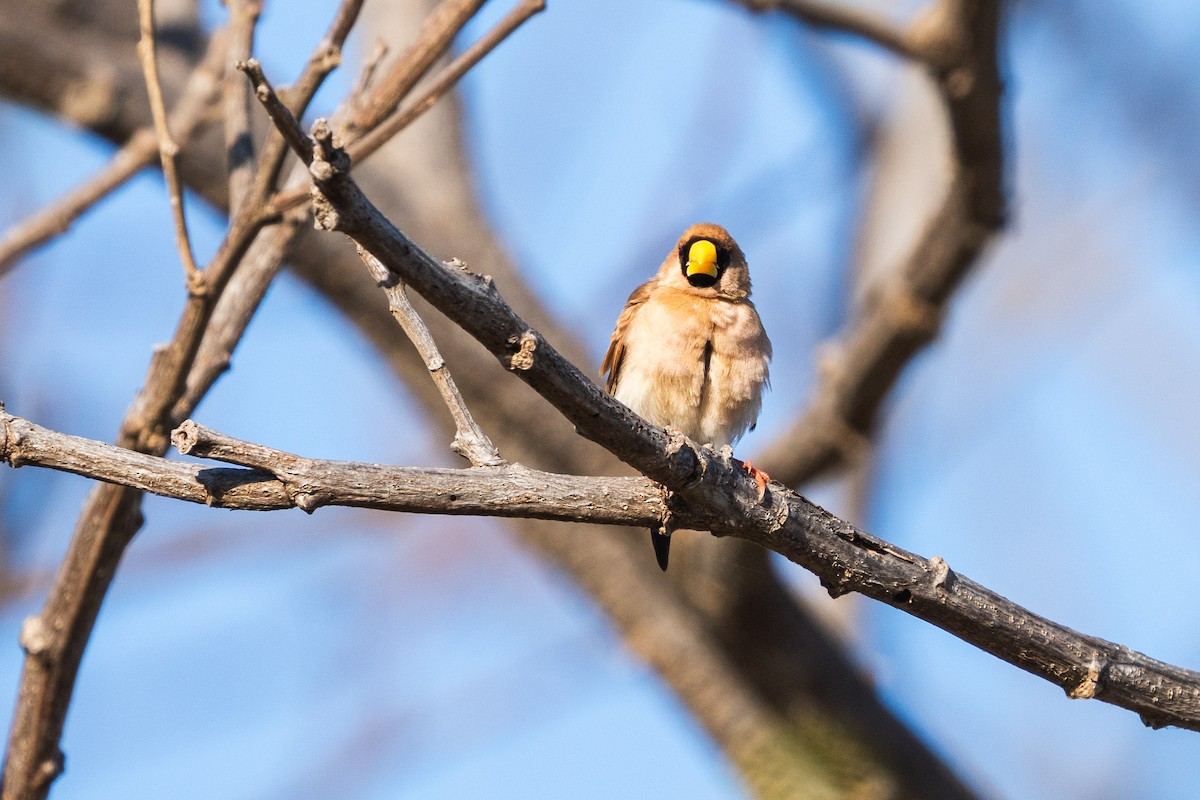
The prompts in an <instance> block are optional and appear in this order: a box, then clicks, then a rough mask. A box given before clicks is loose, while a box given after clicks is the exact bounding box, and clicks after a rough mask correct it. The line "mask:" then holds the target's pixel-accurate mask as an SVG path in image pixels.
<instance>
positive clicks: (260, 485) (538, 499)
mask: <svg viewBox="0 0 1200 800" xmlns="http://www.w3.org/2000/svg"><path fill="white" fill-rule="evenodd" d="M172 440H173V441H174V443H175V446H176V447H177V448H178V449H179V451H180V452H181V453H185V454H191V455H194V456H200V457H204V458H211V459H214V460H217V461H224V462H227V463H230V464H237V465H240V466H242V467H247V469H213V468H212V467H207V466H203V465H199V464H191V463H183V462H179V461H168V460H167V459H165V458H162V457H159V456H152V455H147V454H145V453H138V452H135V451H133V450H128V449H126V448H123V447H116V446H115V445H111V444H106V443H104V442H98V441H94V440H92V439H84V438H82V437H79V436H70V435H68V434H65V433H59V432H56V431H52V430H49V429H47V428H43V427H41V426H40V425H35V424H34V423H32V422H30V421H29V420H26V419H22V418H21V417H16V416H13V415H11V414H9V413H7V412H6V411H4V410H2V409H0V461H5V462H7V463H8V464H9V466H11V467H13V468H16V467H23V466H36V467H44V468H47V469H54V470H59V471H61V472H70V473H73V474H75V475H82V476H84V477H86V478H92V479H94V480H98V481H104V482H106V483H113V484H119V485H121V486H126V487H129V488H131V489H138V490H140V491H144V492H150V493H152V494H156V495H159V496H160V497H169V498H172V499H174V500H183V501H185V502H188V503H202V504H204V505H209V506H212V507H214V508H226V509H236V510H241V511H281V510H284V509H290V508H299V509H302V510H304V511H305V512H307V513H309V514H311V513H313V512H314V511H316V510H317V509H318V508H321V507H323V506H347V507H351V508H372V509H377V510H381V511H403V512H409V513H417V514H453V515H459V516H461V515H470V516H489V517H521V518H525V519H548V520H559V521H564V522H591V523H598V524H604V525H637V526H642V527H645V526H649V525H653V524H655V523H657V522H658V520H659V519H660V518H661V516H662V513H663V498H662V492H661V490H659V488H658V487H657V486H655V485H654V484H653V483H651V482H650V481H648V480H646V479H645V478H580V477H578V476H575V475H559V474H556V473H552V472H543V471H541V470H534V469H528V468H527V467H523V466H521V465H519V464H514V465H505V466H503V467H501V468H471V469H436V468H424V467H391V466H385V465H382V464H366V463H361V462H352V461H330V460H322V459H311V458H303V457H301V456H296V455H293V454H291V453H285V452H283V451H280V450H273V449H271V448H269V447H263V446H262V445H256V444H251V443H249V442H244V441H241V440H238V439H234V438H232V437H229V436H225V435H223V434H220V433H217V432H216V431H212V430H209V429H208V428H205V427H203V426H201V425H199V424H197V423H195V422H192V421H191V420H187V421H185V422H184V423H183V425H181V426H180V427H179V428H177V429H176V430H175V432H174V434H173V436H172Z"/></svg>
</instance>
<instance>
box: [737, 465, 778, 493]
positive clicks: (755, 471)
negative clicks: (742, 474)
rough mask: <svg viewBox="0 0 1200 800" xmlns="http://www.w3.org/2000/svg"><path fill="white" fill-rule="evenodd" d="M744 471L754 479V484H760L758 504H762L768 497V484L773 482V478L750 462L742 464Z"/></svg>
mask: <svg viewBox="0 0 1200 800" xmlns="http://www.w3.org/2000/svg"><path fill="white" fill-rule="evenodd" d="M742 469H744V470H746V473H747V474H748V475H749V476H750V477H751V478H754V482H755V483H757V484H758V502H760V503H761V502H762V501H763V498H764V497H766V496H767V483H768V481H770V480H771V476H770V475H768V474H767V473H765V472H763V471H762V470H761V469H759V468H758V467H756V466H754V465H753V464H751V463H750V462H749V461H743V462H742Z"/></svg>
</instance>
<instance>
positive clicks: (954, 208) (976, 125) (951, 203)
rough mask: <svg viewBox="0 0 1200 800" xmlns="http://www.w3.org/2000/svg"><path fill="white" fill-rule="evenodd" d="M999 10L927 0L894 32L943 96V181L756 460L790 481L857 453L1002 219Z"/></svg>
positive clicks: (994, 0)
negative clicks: (918, 232) (938, 200)
mask: <svg viewBox="0 0 1200 800" xmlns="http://www.w3.org/2000/svg"><path fill="white" fill-rule="evenodd" d="M808 5H810V4H808V3H782V4H780V7H781V8H786V9H787V10H790V11H792V12H793V13H797V12H796V8H797V7H800V6H808ZM1000 15H1001V3H1000V2H999V0H938V1H937V2H936V3H935V4H934V5H933V6H932V7H931V8H930V9H929V10H928V11H927V12H926V14H925V16H924V17H922V18H921V19H920V20H919V21H918V23H917V24H916V25H914V28H913V30H912V31H911V32H910V33H908V34H907V35H905V36H904V41H906V42H908V45H907V48H906V49H908V50H911V51H912V54H911V57H912V58H914V59H915V60H917V61H918V62H919V63H921V64H923V65H924V66H925V67H926V68H927V70H928V71H929V74H930V77H931V79H932V80H933V81H935V83H936V85H937V87H938V90H939V93H940V94H941V96H942V99H943V101H944V102H945V105H946V110H947V119H948V122H949V125H950V129H951V134H952V142H953V146H952V150H951V160H952V175H951V183H950V186H949V187H948V188H947V190H946V197H945V199H944V200H943V201H942V205H941V207H940V208H939V209H938V211H937V212H936V213H935V214H934V216H933V217H932V218H931V219H930V221H929V223H928V225H927V227H926V229H925V233H924V234H923V235H922V236H921V237H920V239H919V240H918V241H917V243H916V245H915V247H914V248H913V250H912V252H911V253H910V254H909V255H908V257H907V258H906V260H905V262H904V263H903V264H902V265H901V266H900V267H899V268H897V269H896V270H894V271H893V272H892V273H891V276H890V277H889V278H888V279H887V280H886V281H885V282H884V285H882V286H881V287H878V288H877V290H876V292H875V293H874V294H873V296H871V297H870V298H868V300H867V301H866V302H865V303H864V304H863V307H862V309H861V310H860V313H859V314H858V315H857V317H856V319H855V320H854V322H852V323H851V326H850V327H849V329H848V330H846V331H844V332H843V333H842V334H841V336H840V341H839V342H838V343H836V344H831V345H827V346H826V347H825V348H824V350H823V352H824V353H825V355H824V356H823V357H822V359H821V362H820V364H819V369H818V376H819V381H818V386H817V389H816V391H815V393H814V395H813V397H812V399H811V400H810V401H809V403H808V406H807V408H806V410H805V411H804V414H803V415H802V416H801V417H800V419H799V420H798V421H797V422H796V424H795V425H794V426H792V428H791V429H790V430H789V431H787V432H786V433H785V434H784V435H783V436H781V437H780V438H779V439H778V440H777V441H776V442H775V443H774V444H773V445H772V446H771V447H770V448H769V449H768V450H767V451H766V453H765V454H763V455H762V456H761V457H760V458H759V460H760V461H761V462H762V463H763V464H764V465H765V466H766V467H767V468H768V469H769V470H770V472H771V475H772V476H774V477H775V478H776V479H777V480H780V481H782V482H784V483H787V484H788V485H790V486H798V485H800V484H802V483H806V482H807V481H809V480H812V479H813V478H814V477H816V476H817V475H818V474H820V473H821V472H822V471H823V470H826V469H830V468H833V467H836V466H840V465H841V464H843V463H846V462H847V461H849V460H853V459H855V458H857V457H858V456H859V455H860V454H861V453H862V452H863V451H864V449H865V443H866V441H867V437H868V436H869V435H870V433H871V431H872V430H873V428H874V425H875V420H876V417H877V416H878V412H879V409H880V406H881V405H882V404H883V401H884V399H885V398H886V397H887V394H888V392H889V391H890V390H891V388H892V386H893V385H894V384H895V381H896V379H897V378H898V377H899V375H900V373H901V371H902V370H903V368H904V367H905V366H906V365H907V364H908V362H909V361H910V360H911V359H912V357H913V356H914V355H916V353H917V352H918V351H920V350H921V349H922V348H923V347H924V346H925V345H926V344H928V343H929V342H930V341H932V340H933V338H934V337H935V336H936V334H937V331H938V327H939V325H940V321H941V318H942V315H943V313H944V309H945V307H946V305H947V303H948V301H949V300H950V297H951V296H952V294H953V292H954V289H955V288H957V287H958V285H959V284H960V283H961V282H962V279H963V278H964V276H965V275H966V274H967V272H968V271H969V270H970V269H971V267H973V266H974V265H975V264H976V263H977V262H978V260H979V258H980V256H981V255H982V253H983V251H984V249H985V247H986V246H987V245H988V244H989V243H990V242H991V240H992V239H993V238H994V237H995V235H996V234H997V232H999V231H1000V229H1001V228H1002V227H1003V225H1004V217H1005V196H1004V185H1003V177H1004V147H1003V140H1002V135H1001V129H1000V119H1001V117H1000V101H1001V95H1002V92H1003V84H1002V82H1001V78H1000V68H999V55H998V50H999V30H1000ZM798 16H799V14H798ZM847 29H848V30H849V29H851V28H849V27H847ZM856 32H858V33H861V34H862V35H865V36H869V38H873V39H874V38H876V37H875V36H874V35H870V34H868V33H864V32H862V31H856Z"/></svg>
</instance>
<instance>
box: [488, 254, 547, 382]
mask: <svg viewBox="0 0 1200 800" xmlns="http://www.w3.org/2000/svg"><path fill="white" fill-rule="evenodd" d="M485 277H486V276H485ZM508 343H509V344H510V345H512V346H513V347H516V348H517V352H515V353H513V355H512V358H510V359H509V361H508V368H509V369H511V370H521V371H524V370H528V369H530V368H532V367H533V352H534V351H535V350H537V346H538V340H537V334H535V333H534V332H533V331H528V330H527V331H525V332H524V333H522V334H521V336H520V338H517V337H515V336H513V337H510V338H509V340H508Z"/></svg>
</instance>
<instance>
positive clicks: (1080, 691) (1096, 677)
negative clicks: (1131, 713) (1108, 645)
mask: <svg viewBox="0 0 1200 800" xmlns="http://www.w3.org/2000/svg"><path fill="white" fill-rule="evenodd" d="M1107 671H1108V659H1106V658H1105V657H1104V656H1102V655H1101V654H1100V653H1093V654H1092V660H1091V661H1090V662H1088V670H1087V675H1085V676H1084V678H1083V680H1081V681H1080V682H1079V684H1078V685H1076V686H1075V687H1074V688H1072V689H1069V690H1068V691H1067V697H1069V698H1071V699H1072V700H1092V699H1094V698H1095V697H1096V695H1097V694H1099V693H1100V692H1101V690H1103V688H1104V686H1103V683H1104V675H1105V673H1106V672H1107ZM1142 721H1143V722H1145V721H1146V718H1145V717H1144V716H1143V717H1142ZM1146 724H1147V725H1150V723H1148V722H1147V723H1146ZM1150 727H1154V725H1150Z"/></svg>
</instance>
